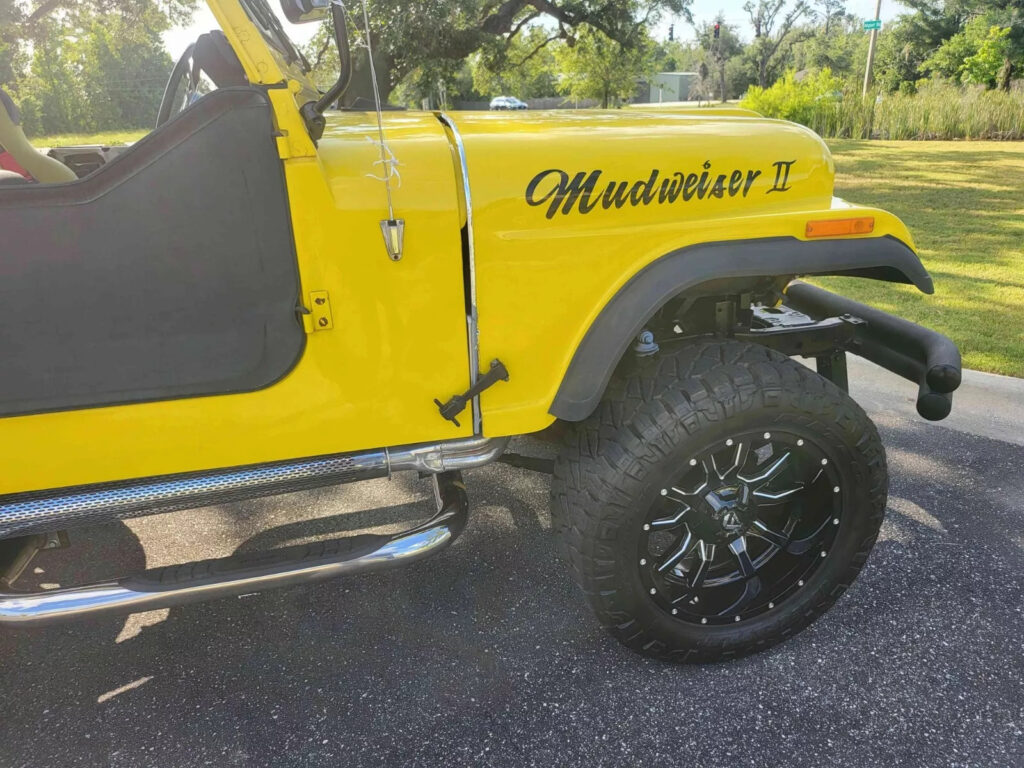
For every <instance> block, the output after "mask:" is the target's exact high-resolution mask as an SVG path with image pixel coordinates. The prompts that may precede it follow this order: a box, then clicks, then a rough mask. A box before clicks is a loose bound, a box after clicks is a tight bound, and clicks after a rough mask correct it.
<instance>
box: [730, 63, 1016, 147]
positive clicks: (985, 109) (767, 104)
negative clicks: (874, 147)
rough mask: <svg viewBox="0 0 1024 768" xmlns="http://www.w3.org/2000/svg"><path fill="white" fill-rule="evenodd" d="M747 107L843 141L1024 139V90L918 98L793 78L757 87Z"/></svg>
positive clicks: (927, 87)
mask: <svg viewBox="0 0 1024 768" xmlns="http://www.w3.org/2000/svg"><path fill="white" fill-rule="evenodd" d="M743 106H744V107H747V108H749V109H753V110H755V111H756V112H760V113H761V114H763V115H765V116H766V117H777V118H781V119H784V120H793V121H794V122H798V123H803V124H804V125H806V126H807V127H809V128H811V129H812V130H813V131H815V132H816V133H818V134H819V135H821V136H826V137H834V138H844V139H868V138H871V139H919V140H926V139H933V140H946V139H995V140H1021V139H1024V90H1022V89H1020V88H1017V89H1014V90H1011V91H1010V92H1004V91H988V90H985V89H984V88H981V87H961V86H958V85H955V84H953V83H949V82H944V81H930V82H927V83H924V84H922V86H921V87H920V88H919V89H918V91H917V93H914V94H908V93H885V94H879V93H874V92H872V93H869V94H868V96H867V97H865V98H862V97H861V95H860V92H859V90H858V89H857V88H855V87H852V86H851V87H844V83H843V82H842V81H841V80H839V79H838V78H836V77H834V76H833V75H832V74H831V73H830V72H829V71H828V70H823V71H822V72H820V73H816V74H813V75H810V76H808V77H806V78H804V79H803V80H799V81H797V80H796V79H795V77H794V76H793V75H792V74H791V73H790V74H787V75H786V76H785V77H783V78H781V79H780V80H779V81H778V82H776V83H775V84H774V85H773V86H771V87H770V88H765V89H761V88H756V87H752V88H751V89H750V91H749V92H748V93H747V96H746V98H745V99H744V100H743Z"/></svg>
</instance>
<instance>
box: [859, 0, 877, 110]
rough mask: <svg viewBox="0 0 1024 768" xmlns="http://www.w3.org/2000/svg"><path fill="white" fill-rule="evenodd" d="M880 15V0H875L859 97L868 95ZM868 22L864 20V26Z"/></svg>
mask: <svg viewBox="0 0 1024 768" xmlns="http://www.w3.org/2000/svg"><path fill="white" fill-rule="evenodd" d="M881 15H882V0H877V2H876V3H875V20H874V23H873V24H871V26H870V29H871V40H870V41H869V42H868V65H867V66H866V67H865V68H864V90H863V91H862V92H861V97H862V98H863V97H865V96H867V95H868V84H869V83H870V82H871V65H872V64H874V63H875V41H876V40H877V39H878V30H879V29H880V28H881V26H882V22H881V18H880V17H881ZM867 25H868V22H865V24H864V26H865V27H867Z"/></svg>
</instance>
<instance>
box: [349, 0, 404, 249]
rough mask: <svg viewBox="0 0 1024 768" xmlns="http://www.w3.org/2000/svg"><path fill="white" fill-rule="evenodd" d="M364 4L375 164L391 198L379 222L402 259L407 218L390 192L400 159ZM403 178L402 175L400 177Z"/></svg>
mask: <svg viewBox="0 0 1024 768" xmlns="http://www.w3.org/2000/svg"><path fill="white" fill-rule="evenodd" d="M360 4H361V5H362V6H363V31H364V34H365V35H366V56H367V58H368V59H369V62H370V81H371V82H372V83H373V105H374V107H375V109H376V112H377V145H378V146H379V148H380V160H378V161H377V163H375V165H380V166H382V167H383V169H384V175H383V176H382V177H375V178H380V179H381V180H382V181H383V182H384V191H385V193H386V194H387V200H388V217H387V218H386V219H382V220H381V222H380V231H381V234H382V235H384V247H385V248H387V251H388V258H390V259H391V260H392V261H399V260H400V259H401V258H402V251H403V249H404V244H405V243H404V241H405V219H399V218H396V217H395V206H394V201H393V198H392V194H391V178H392V177H393V176H398V171H397V169H396V166H397V165H398V160H397V159H396V158H395V155H394V153H392V151H391V148H390V147H388V143H387V139H386V138H385V137H384V109H383V107H382V106H381V102H380V88H379V87H378V86H377V67H376V65H375V64H374V62H373V43H372V42H371V40H370V13H369V11H367V9H366V0H360ZM399 178H400V177H399Z"/></svg>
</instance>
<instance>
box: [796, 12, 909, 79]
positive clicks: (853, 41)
mask: <svg viewBox="0 0 1024 768" xmlns="http://www.w3.org/2000/svg"><path fill="white" fill-rule="evenodd" d="M815 32H816V34H815V33H813V32H812V31H811V30H807V31H806V34H804V35H803V36H802V37H803V39H801V40H799V41H798V42H796V43H794V44H793V62H792V65H793V67H794V68H795V69H796V70H797V71H800V70H803V69H824V68H826V67H827V68H828V69H830V70H832V72H834V73H835V74H837V75H843V76H848V75H853V74H857V75H858V76H860V77H863V74H864V60H865V58H866V56H867V45H868V36H867V35H865V34H864V31H863V29H862V28H861V21H860V19H858V18H855V17H852V16H848V15H844V16H842V17H837V18H834V19H833V20H832V26H831V30H830V31H829V33H828V34H827V35H826V34H825V33H824V30H815ZM889 34H891V33H890V31H889V30H886V35H889ZM882 39H884V38H882ZM876 61H877V54H876ZM877 70H878V67H877V66H876V72H877Z"/></svg>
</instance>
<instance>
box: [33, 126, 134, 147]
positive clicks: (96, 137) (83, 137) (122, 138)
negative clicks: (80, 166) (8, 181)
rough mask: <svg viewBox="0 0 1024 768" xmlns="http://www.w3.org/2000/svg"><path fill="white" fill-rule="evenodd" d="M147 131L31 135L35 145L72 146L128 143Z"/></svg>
mask: <svg viewBox="0 0 1024 768" xmlns="http://www.w3.org/2000/svg"><path fill="white" fill-rule="evenodd" d="M147 133H149V131H146V130H142V131H107V132H106V133H60V134H56V135H53V136H33V137H32V138H31V142H32V143H33V144H34V145H35V146H37V147H73V146H81V145H83V144H111V145H116V144H128V143H130V142H133V141H138V140H139V139H141V138H142V137H143V136H145V135H146V134H147Z"/></svg>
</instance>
